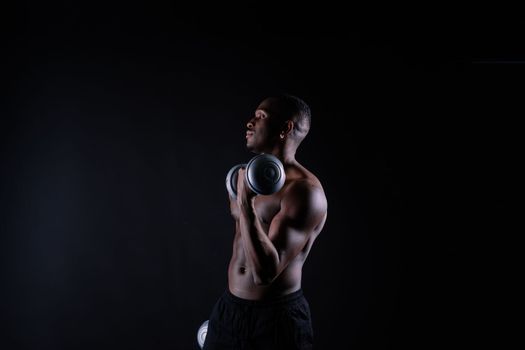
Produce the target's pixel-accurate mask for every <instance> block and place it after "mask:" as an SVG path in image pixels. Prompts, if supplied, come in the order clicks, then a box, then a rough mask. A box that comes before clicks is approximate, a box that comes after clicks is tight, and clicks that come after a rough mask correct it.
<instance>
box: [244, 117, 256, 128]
mask: <svg viewBox="0 0 525 350" xmlns="http://www.w3.org/2000/svg"><path fill="white" fill-rule="evenodd" d="M254 126H255V123H254V122H253V118H252V119H250V121H249V122H248V123H247V124H246V127H247V128H248V129H253V127H254Z"/></svg>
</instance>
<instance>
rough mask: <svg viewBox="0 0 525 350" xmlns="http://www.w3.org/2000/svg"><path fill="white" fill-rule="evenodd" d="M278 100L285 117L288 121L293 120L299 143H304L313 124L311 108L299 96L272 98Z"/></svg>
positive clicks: (287, 95)
mask: <svg viewBox="0 0 525 350" xmlns="http://www.w3.org/2000/svg"><path fill="white" fill-rule="evenodd" d="M272 98H274V99H276V100H277V101H278V103H279V105H280V107H281V108H282V111H283V114H284V115H283V116H284V117H285V118H286V119H288V118H291V119H292V120H293V122H294V124H295V128H296V129H297V130H296V131H297V134H296V136H297V137H298V141H299V142H300V141H302V139H304V137H305V136H306V134H308V131H309V130H310V125H311V124H312V113H311V111H310V107H309V106H308V105H307V104H306V102H304V101H303V100H302V99H300V98H299V97H297V96H294V95H290V94H280V95H276V96H272Z"/></svg>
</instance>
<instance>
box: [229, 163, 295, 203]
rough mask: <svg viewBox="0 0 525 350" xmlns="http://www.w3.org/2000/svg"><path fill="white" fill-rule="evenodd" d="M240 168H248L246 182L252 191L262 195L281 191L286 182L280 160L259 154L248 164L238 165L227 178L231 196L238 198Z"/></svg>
mask: <svg viewBox="0 0 525 350" xmlns="http://www.w3.org/2000/svg"><path fill="white" fill-rule="evenodd" d="M240 168H246V171H245V176H246V182H247V184H248V186H249V187H250V189H251V190H252V191H253V192H255V193H257V194H262V195H269V194H272V193H275V192H277V191H279V190H280V189H281V188H282V187H283V185H284V181H285V180H286V175H285V173H284V167H283V164H282V163H281V161H280V160H279V158H277V157H276V156H274V155H272V154H266V153H262V154H258V155H256V156H255V157H253V158H252V159H250V161H249V162H248V164H237V165H235V166H234V167H232V168H231V169H230V171H229V172H228V175H227V176H226V189H227V190H228V193H229V194H230V196H231V197H232V198H234V199H236V198H237V178H238V174H239V169H240Z"/></svg>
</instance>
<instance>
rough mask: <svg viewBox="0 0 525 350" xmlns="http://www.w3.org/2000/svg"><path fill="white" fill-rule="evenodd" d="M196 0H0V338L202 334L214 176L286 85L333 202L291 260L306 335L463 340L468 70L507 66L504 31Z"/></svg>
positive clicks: (380, 345)
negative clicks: (307, 124)
mask: <svg viewBox="0 0 525 350" xmlns="http://www.w3.org/2000/svg"><path fill="white" fill-rule="evenodd" d="M196 7H197V8H194V9H186V8H184V9H183V8H181V7H180V6H177V5H174V4H172V3H169V2H158V3H156V4H146V3H143V4H131V3H122V4H119V5H117V4H113V5H108V4H107V3H105V4H95V3H86V4H84V5H71V4H69V3H66V2H64V3H58V4H53V5H49V4H33V3H30V2H19V5H17V6H16V7H14V8H9V9H4V11H3V12H2V17H3V21H2V29H3V34H4V35H3V44H2V46H3V50H2V51H3V53H2V58H3V61H4V63H3V69H2V77H3V79H2V81H3V88H4V91H3V93H2V99H3V100H2V105H1V107H0V108H1V111H0V113H1V115H2V126H1V129H0V130H1V144H0V146H1V153H0V161H1V182H0V195H1V202H0V203H1V208H0V209H1V213H0V230H1V236H0V237H1V255H0V259H1V264H0V267H1V270H0V271H1V278H2V279H1V281H0V282H1V289H0V293H1V294H0V297H1V303H0V322H1V323H0V326H1V327H0V329H1V331H0V339H1V340H0V346H1V347H2V348H5V349H47V348H49V349H93V348H96V349H113V348H127V349H197V344H196V332H197V329H198V327H199V326H200V324H201V323H202V322H203V321H204V320H206V319H207V318H208V316H209V313H210V311H211V308H212V306H213V304H214V303H215V301H216V300H217V298H218V297H219V295H220V294H221V293H222V292H223V291H224V289H225V288H226V277H227V276H226V272H227V271H226V269H227V265H228V262H229V258H230V253H231V244H232V235H233V229H234V226H233V220H232V219H231V217H230V216H229V211H228V202H227V194H226V190H225V186H224V179H225V176H226V173H227V172H228V170H229V169H230V167H231V166H233V165H235V164H238V163H245V162H247V161H248V160H249V159H250V158H251V156H253V154H250V153H249V152H247V151H246V149H245V148H244V145H245V138H244V130H245V125H246V122H247V121H248V120H249V118H250V117H251V115H252V113H253V111H254V109H255V107H256V106H257V105H258V103H259V102H260V101H261V100H262V99H264V98H265V97H266V96H268V95H271V94H275V93H281V92H286V93H291V94H295V95H297V96H300V97H301V98H303V99H304V100H305V101H306V102H307V103H308V104H309V105H310V107H311V109H312V129H311V131H310V134H309V135H308V137H307V139H306V140H305V141H304V142H303V144H302V145H301V147H300V149H299V150H298V153H297V159H298V161H299V162H300V163H302V164H303V165H305V166H306V167H307V168H308V169H310V170H311V171H312V172H313V173H315V174H316V175H317V176H318V178H319V179H320V180H321V182H322V184H323V186H324V189H325V192H326V195H327V198H328V203H329V214H328V220H327V223H326V225H325V228H324V230H323V233H322V234H321V235H320V236H319V238H318V240H317V242H316V244H315V246H314V248H313V250H312V252H311V253H310V256H309V258H308V260H307V262H306V265H305V267H304V276H303V289H304V291H305V294H306V297H307V299H308V300H309V302H310V306H311V309H312V314H313V325H314V331H315V336H316V342H317V344H318V348H319V349H335V348H337V349H406V348H414V349H416V348H417V349H428V348H434V347H436V348H456V347H464V346H465V345H466V344H468V343H470V342H471V339H469V338H468V337H465V335H466V334H470V333H469V329H470V328H471V327H470V325H471V321H470V317H471V316H472V314H473V310H475V309H476V308H475V307H473V306H472V304H474V302H473V300H474V299H475V297H473V296H472V295H471V294H470V293H469V292H468V291H469V288H468V287H469V285H470V282H471V280H472V279H475V277H474V276H473V274H472V271H471V270H468V267H469V266H470V267H471V266H472V264H464V260H465V258H464V256H465V254H467V253H468V252H469V251H470V244H469V239H470V234H471V231H470V229H469V228H470V226H469V225H467V224H466V223H465V222H466V221H468V220H464V219H465V218H471V216H470V213H471V210H469V209H465V208H466V207H467V204H466V203H467V201H468V200H469V199H472V194H473V193H475V190H474V187H475V186H473V183H472V181H469V180H471V178H470V177H469V176H470V172H466V171H465V170H467V169H468V168H469V166H470V165H471V164H472V163H476V164H478V163H477V160H478V157H477V156H480V154H481V153H483V152H482V151H480V149H485V148H484V145H485V144H483V143H482V142H481V143H479V141H480V140H481V137H479V134H478V137H479V138H478V137H476V136H473V134H474V133H475V131H476V130H481V129H482V126H481V125H484V124H483V120H485V119H483V118H481V114H480V113H481V112H482V111H484V110H485V104H483V105H482V106H481V105H480V107H474V108H473V107H472V106H473V105H472V102H473V100H471V99H470V97H472V96H475V97H476V99H475V100H474V102H475V103H477V102H481V101H484V102H485V103H488V104H489V102H487V100H485V99H483V98H482V97H483V96H488V95H489V94H488V93H487V90H485V89H484V88H483V86H485V85H483V83H485V82H486V81H487V80H486V79H484V78H478V79H477V80H476V79H471V77H467V73H470V72H472V71H475V72H477V73H480V72H481V73H482V74H484V76H485V77H490V78H491V79H493V81H494V80H496V78H495V77H497V75H498V74H499V71H498V69H502V68H501V66H502V65H503V66H505V67H506V68H505V69H507V72H508V71H509V68H508V65H509V64H507V63H508V62H507V63H505V62H503V63H502V62H500V63H495V62H496V61H508V60H509V59H510V60H515V59H516V58H517V57H518V58H519V56H520V53H519V52H517V51H516V50H514V49H512V45H509V44H510V43H511V41H512V40H511V38H509V36H506V37H505V38H506V40H508V42H506V41H504V40H501V39H500V37H499V36H498V33H500V32H501V27H498V28H499V29H500V31H499V32H496V31H494V30H493V29H494V27H492V28H491V27H490V26H488V27H487V26H484V27H483V28H481V27H476V26H475V24H474V25H473V24H472V23H471V22H468V21H467V20H466V17H465V16H464V14H459V13H458V12H457V11H454V10H448V9H447V10H445V9H426V8H413V7H410V8H409V7H406V8H401V7H399V6H397V7H395V8H394V6H391V7H389V8H385V7H381V8H379V7H378V8H373V6H371V7H370V8H364V7H357V6H352V7H348V8H346V9H342V8H340V9H339V8H329V7H328V6H326V7H325V8H318V7H315V6H313V5H312V6H310V7H307V6H305V5H303V6H301V7H291V6H290V7H289V8H285V7H284V6H283V5H282V4H281V5H273V4H269V3H256V2H250V3H245V4H244V5H243V6H242V7H232V8H226V7H217V8H207V7H206V6H205V5H204V4H202V5H200V7H199V5H198V4H197V6H196ZM235 11H240V12H235ZM414 11H415V14H414ZM489 24H490V23H489ZM507 24H509V23H507ZM509 29H510V32H512V29H513V28H512V27H510V28H509ZM472 34H475V35H472ZM488 61H490V62H488ZM467 81H468V82H469V83H471V82H472V81H474V82H475V84H473V85H468V86H467ZM476 83H478V84H476ZM473 91H474V92H476V93H477V95H476V93H475V94H471V92H473ZM494 125H495V124H492V127H493V129H492V130H493V131H492V132H493V134H492V136H493V140H500V139H503V137H502V136H501V135H500V134H498V129H497V128H496V129H494ZM487 126H488V125H487ZM489 127H490V126H489ZM472 140H473V141H472ZM486 149H490V146H488V147H486ZM472 150H474V151H475V152H474V154H473V153H472V152H469V151H472ZM494 150H495V148H492V151H494ZM468 154H469V155H468ZM485 154H487V153H485ZM495 158H497V157H495ZM495 158H494V159H495ZM489 160H490V159H489ZM501 163H503V161H501ZM485 188H487V187H485ZM489 192H490V190H489ZM484 193H485V194H487V190H485V192H484ZM497 194H498V193H496V192H494V193H491V195H494V196H497ZM478 197H481V195H479V192H478ZM478 197H475V199H477V198H478ZM501 208H502V206H501V204H498V203H497V202H496V203H495V204H493V209H494V210H495V211H498V210H502V209H501ZM472 218H473V219H474V216H472ZM478 220H479V219H478ZM473 298H474V299H473ZM474 316H481V315H480V314H476V312H474Z"/></svg>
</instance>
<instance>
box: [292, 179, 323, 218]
mask: <svg viewBox="0 0 525 350" xmlns="http://www.w3.org/2000/svg"><path fill="white" fill-rule="evenodd" d="M283 200H284V201H285V202H287V203H293V204H298V205H301V206H308V207H310V209H314V210H323V209H324V210H326V206H327V201H326V195H325V192H324V189H323V186H322V185H321V182H320V181H319V180H318V179H317V178H315V177H314V178H312V177H310V176H308V177H303V178H297V179H293V180H290V182H289V184H288V186H287V189H286V192H285V193H284V196H283Z"/></svg>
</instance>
